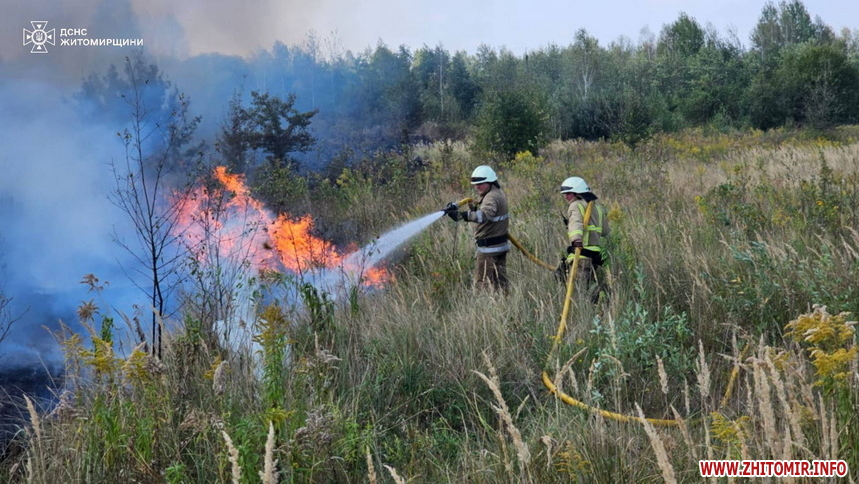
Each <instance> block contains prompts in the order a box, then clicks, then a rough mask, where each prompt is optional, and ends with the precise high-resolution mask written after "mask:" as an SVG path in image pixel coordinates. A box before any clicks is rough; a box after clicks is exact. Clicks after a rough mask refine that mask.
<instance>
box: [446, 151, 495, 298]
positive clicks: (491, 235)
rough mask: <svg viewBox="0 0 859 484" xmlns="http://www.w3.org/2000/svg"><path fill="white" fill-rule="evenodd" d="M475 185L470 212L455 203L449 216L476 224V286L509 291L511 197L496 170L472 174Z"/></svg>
mask: <svg viewBox="0 0 859 484" xmlns="http://www.w3.org/2000/svg"><path fill="white" fill-rule="evenodd" d="M471 184H472V185H473V186H474V189H475V190H476V191H477V194H478V199H477V201H476V202H475V203H471V204H469V210H467V211H459V207H457V206H456V204H455V203H450V204H448V206H447V207H446V208H445V213H446V214H447V215H448V216H449V217H450V218H451V219H453V220H454V221H459V220H463V221H465V222H471V223H473V224H475V225H474V240H475V243H476V244H477V255H476V258H477V261H476V264H475V267H474V285H475V287H477V288H491V289H496V290H498V289H500V290H502V291H506V290H507V288H508V281H507V252H509V251H510V242H508V240H507V227H508V225H509V223H510V220H509V216H508V211H507V196H506V195H504V192H503V191H502V190H501V185H500V184H499V183H498V176H497V175H496V174H495V171H494V170H493V169H492V168H490V167H489V166H486V165H481V166H478V167H477V168H475V169H474V172H472V173H471Z"/></svg>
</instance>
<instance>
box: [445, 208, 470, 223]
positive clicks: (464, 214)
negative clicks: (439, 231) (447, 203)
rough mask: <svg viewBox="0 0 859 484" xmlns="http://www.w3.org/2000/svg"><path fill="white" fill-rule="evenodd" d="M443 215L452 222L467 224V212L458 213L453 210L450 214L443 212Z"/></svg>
mask: <svg viewBox="0 0 859 484" xmlns="http://www.w3.org/2000/svg"><path fill="white" fill-rule="evenodd" d="M445 215H447V216H448V217H450V219H451V220H453V221H454V222H459V221H460V220H464V221H466V222H468V212H459V211H457V210H453V211H451V212H445Z"/></svg>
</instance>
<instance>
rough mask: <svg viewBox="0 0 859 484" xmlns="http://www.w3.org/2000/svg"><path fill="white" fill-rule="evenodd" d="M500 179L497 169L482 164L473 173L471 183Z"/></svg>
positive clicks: (490, 181)
mask: <svg viewBox="0 0 859 484" xmlns="http://www.w3.org/2000/svg"><path fill="white" fill-rule="evenodd" d="M495 181H498V177H497V176H495V171H494V170H492V168H489V167H488V166H486V165H480V166H478V167H477V168H475V169H474V171H473V172H472V173H471V184H472V185H477V184H480V183H492V182H495Z"/></svg>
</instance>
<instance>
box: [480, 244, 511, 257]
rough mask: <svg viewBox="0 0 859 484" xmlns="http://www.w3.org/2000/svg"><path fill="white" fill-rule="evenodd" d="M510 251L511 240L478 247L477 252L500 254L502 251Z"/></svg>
mask: <svg viewBox="0 0 859 484" xmlns="http://www.w3.org/2000/svg"><path fill="white" fill-rule="evenodd" d="M508 251H510V242H504V243H503V244H501V245H496V246H493V247H478V248H477V252H480V253H481V254H498V253H501V252H508Z"/></svg>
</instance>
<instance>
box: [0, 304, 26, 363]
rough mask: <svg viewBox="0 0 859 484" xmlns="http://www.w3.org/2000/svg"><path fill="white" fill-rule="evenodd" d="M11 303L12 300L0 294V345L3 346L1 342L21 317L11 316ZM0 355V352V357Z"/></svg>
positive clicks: (0, 353)
mask: <svg viewBox="0 0 859 484" xmlns="http://www.w3.org/2000/svg"><path fill="white" fill-rule="evenodd" d="M11 303H12V299H11V298H8V297H6V295H5V294H3V293H2V292H0V344H3V340H5V339H6V338H7V337H8V336H9V332H10V331H11V330H12V326H13V325H14V324H15V322H16V321H18V320H19V319H20V318H21V316H13V315H12V310H11V307H10V305H11ZM2 354H3V353H2V352H0V355H2ZM0 357H2V356H0Z"/></svg>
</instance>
